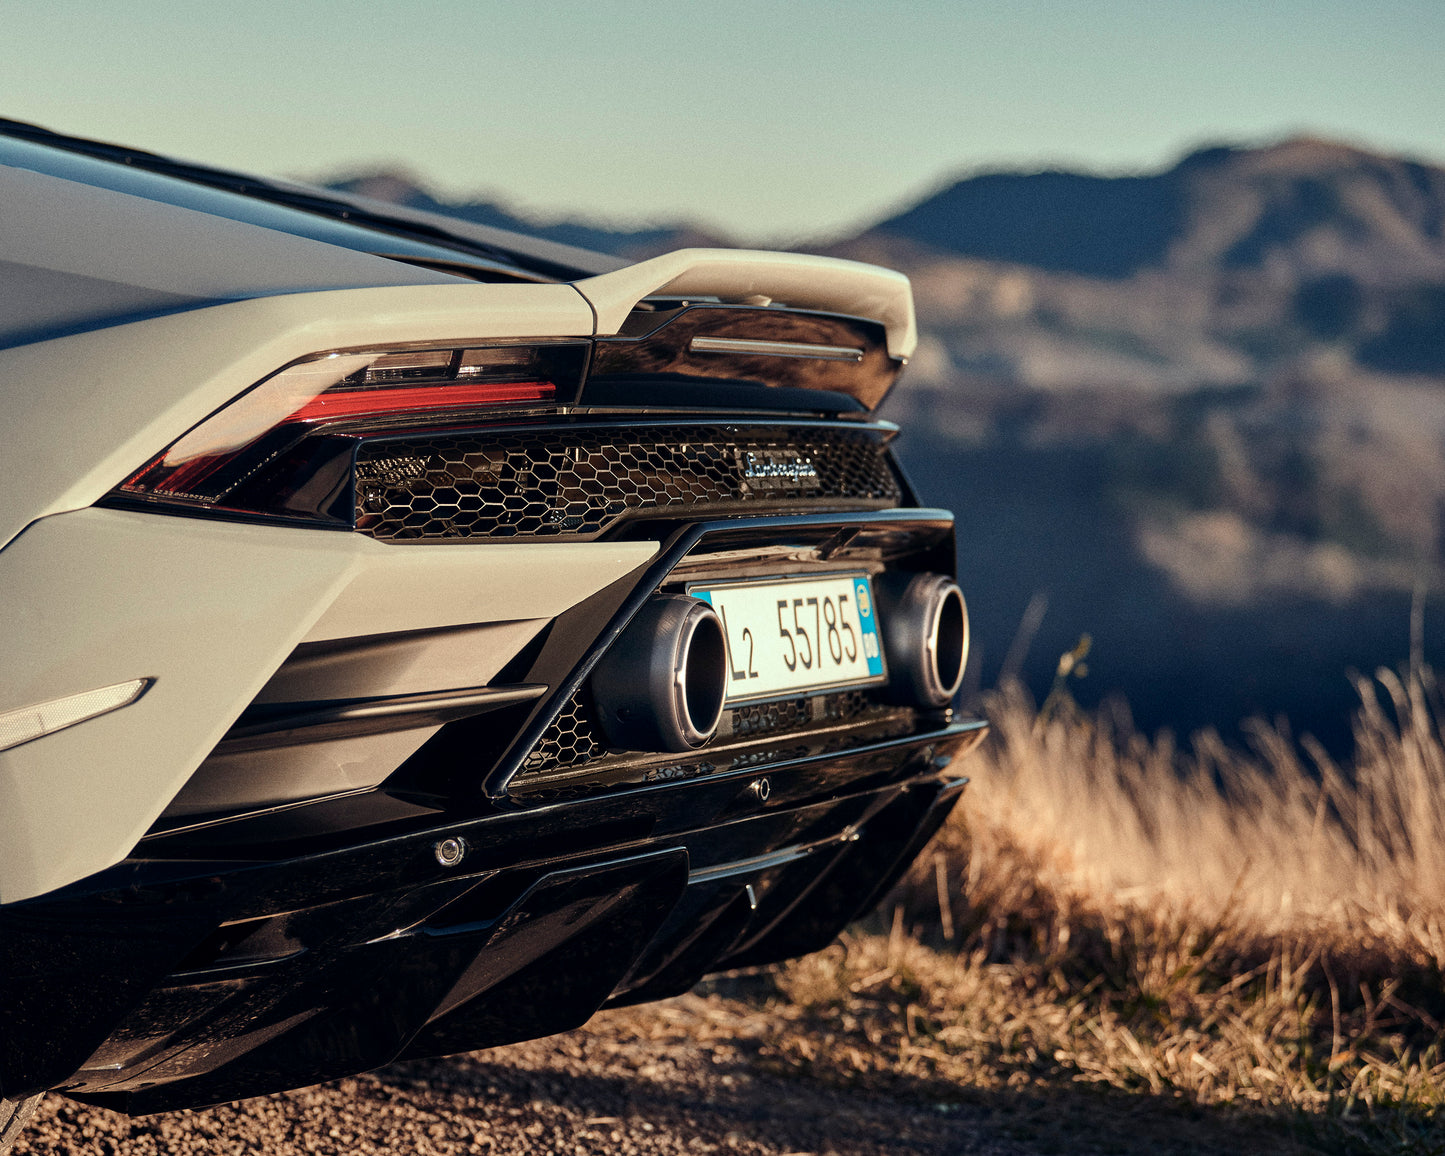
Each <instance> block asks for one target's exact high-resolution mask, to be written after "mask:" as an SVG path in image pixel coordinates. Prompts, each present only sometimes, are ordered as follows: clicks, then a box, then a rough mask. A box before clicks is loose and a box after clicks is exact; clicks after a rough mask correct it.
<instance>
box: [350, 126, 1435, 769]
mask: <svg viewBox="0 0 1445 1156" xmlns="http://www.w3.org/2000/svg"><path fill="white" fill-rule="evenodd" d="M337 187H348V188H352V189H354V190H355V191H358V192H365V193H367V194H368V195H371V196H376V197H380V198H381V199H387V200H393V201H399V202H401V203H405V204H411V205H415V206H416V207H421V208H431V209H436V210H438V211H443V212H455V213H458V215H462V216H466V217H469V218H470V219H472V220H477V221H482V222H484V223H487V224H494V225H501V226H503V227H507V228H517V229H520V230H521V231H524V232H532V233H536V234H537V235H540V236H545V237H548V238H550V239H554V240H559V241H565V242H567V243H570V244H581V245H584V246H588V247H592V248H598V249H603V250H605V251H608V252H613V253H618V254H621V255H624V256H628V257H633V258H642V257H646V256H650V255H652V254H654V253H656V252H660V251H664V250H666V249H670V248H676V247H678V246H680V245H683V244H697V243H704V244H717V243H719V242H718V240H717V239H716V238H709V237H706V236H698V235H697V234H689V233H688V232H686V231H685V229H684V228H683V227H682V226H678V225H667V226H659V227H658V228H656V229H650V230H637V231H625V230H607V229H599V228H598V227H596V226H593V225H584V224H568V223H562V224H557V225H553V226H549V227H547V228H537V227H534V226H532V225H530V224H528V223H527V222H525V221H522V220H519V219H518V218H516V217H514V216H511V215H510V214H507V213H505V212H504V211H503V210H501V209H499V208H498V207H497V206H496V205H494V204H491V203H489V202H486V201H481V200H476V201H472V202H470V203H468V204H464V205H446V204H443V203H441V202H440V201H438V200H437V199H436V198H434V197H432V195H431V194H429V193H427V192H426V190H425V189H423V188H421V186H420V185H419V184H417V183H416V182H415V181H412V180H408V179H406V178H402V177H397V176H396V175H388V174H373V175H371V176H370V177H366V178H358V179H356V180H354V181H352V182H349V183H346V184H339V185H338V186H337ZM825 251H827V252H829V253H832V254H835V255H839V256H848V257H854V258H857V259H860V260H865V261H871V262H874V263H877V264H881V265H886V266H889V267H892V268H897V269H901V270H902V271H903V272H905V273H907V274H908V275H909V276H910V278H911V279H912V281H913V286H914V294H915V299H916V302H917V307H918V314H919V323H920V330H921V342H920V345H919V348H918V351H917V354H916V355H915V357H914V358H913V361H912V364H911V365H910V367H909V369H908V372H907V374H906V375H905V377H904V381H903V385H902V387H901V388H900V389H899V390H898V391H896V393H895V395H894V397H893V398H892V399H890V401H889V404H888V408H887V410H886V411H885V416H889V417H893V418H895V419H896V420H899V421H900V422H901V424H903V425H904V428H905V433H906V436H905V437H904V438H903V439H901V441H900V443H899V445H900V452H901V453H902V454H903V456H904V459H905V462H906V464H907V465H908V466H909V468H910V470H911V472H912V473H913V475H914V480H915V482H916V484H917V486H918V489H919V491H920V493H921V494H922V495H923V497H924V499H925V500H926V501H927V502H929V503H932V504H938V505H943V506H946V507H949V508H951V509H953V510H954V511H955V514H956V517H957V519H958V528H959V541H960V572H961V576H962V579H963V581H964V585H965V589H966V590H967V591H968V594H969V600H970V609H971V614H972V618H973V622H974V628H975V630H974V639H975V649H976V653H977V655H978V663H979V665H978V670H977V673H976V674H975V677H977V678H980V679H981V680H982V682H983V683H984V684H988V683H991V682H992V681H993V680H994V679H995V678H996V677H997V676H998V674H999V673H1000V670H1001V668H1002V666H1003V663H1004V659H1005V654H1006V653H1009V652H1012V654H1013V655H1014V659H1015V663H1016V668H1017V669H1018V670H1019V671H1021V673H1022V674H1023V675H1024V676H1025V677H1026V678H1027V679H1028V681H1029V682H1030V683H1031V684H1032V685H1033V686H1034V687H1035V688H1036V689H1042V688H1045V687H1047V685H1048V683H1049V681H1050V679H1051V678H1052V674H1053V665H1054V662H1055V661H1056V659H1057V657H1058V655H1059V654H1060V653H1061V652H1062V651H1064V650H1067V649H1068V648H1069V647H1071V646H1072V645H1073V644H1074V642H1075V640H1076V639H1077V638H1078V636H1079V634H1080V633H1082V632H1085V631H1087V632H1089V633H1091V634H1092V635H1093V636H1094V639H1095V646H1094V653H1093V655H1092V656H1091V658H1090V661H1089V666H1090V668H1091V671H1092V673H1091V675H1090V678H1089V679H1088V680H1087V682H1086V684H1085V685H1084V686H1083V687H1082V688H1081V690H1082V691H1083V693H1084V697H1085V698H1086V699H1088V698H1090V697H1095V698H1096V697H1098V696H1100V695H1102V694H1104V693H1108V692H1112V691H1121V692H1123V693H1124V694H1125V695H1126V696H1127V697H1128V699H1129V701H1130V703H1131V704H1132V706H1133V708H1134V710H1135V713H1136V716H1137V718H1138V720H1139V722H1140V723H1141V724H1142V725H1144V726H1146V727H1153V726H1158V725H1164V724H1169V725H1174V726H1177V727H1180V728H1182V729H1189V728H1191V727H1194V726H1199V725H1204V724H1209V723H1213V724H1216V725H1222V726H1225V727H1229V726H1230V725H1232V724H1233V723H1234V722H1236V721H1237V720H1238V719H1240V718H1241V717H1243V716H1244V715H1245V714H1248V713H1251V712H1262V713H1265V714H1274V713H1276V712H1284V713H1286V714H1288V715H1289V716H1290V717H1291V718H1292V719H1295V720H1296V721H1297V722H1298V723H1299V724H1300V725H1301V726H1302V727H1303V728H1306V729H1310V730H1313V731H1315V732H1317V733H1321V734H1323V735H1324V736H1325V737H1327V738H1328V739H1329V740H1331V741H1332V742H1333V743H1334V744H1336V745H1343V742H1344V741H1345V739H1346V738H1347V735H1346V734H1345V733H1344V730H1343V727H1344V720H1345V719H1346V718H1347V717H1348V712H1349V709H1350V706H1351V704H1352V701H1353V691H1352V689H1351V687H1350V685H1349V683H1348V682H1347V681H1346V678H1345V673H1344V672H1345V671H1346V669H1347V668H1355V669H1358V670H1362V671H1366V672H1368V671H1370V670H1372V669H1373V668H1374V667H1375V666H1377V665H1380V664H1392V663H1396V662H1399V661H1401V660H1403V659H1404V658H1406V657H1407V655H1408V652H1409V648H1410V630H1411V627H1410V622H1411V598H1412V593H1413V591H1414V589H1415V588H1416V587H1417V585H1419V584H1421V583H1423V584H1424V587H1425V588H1427V589H1431V590H1434V589H1438V587H1439V585H1440V576H1441V574H1442V570H1445V168H1441V167H1438V166H1433V165H1428V164H1423V163H1421V162H1418V161H1413V160H1408V159H1403V158H1397V157H1389V156H1383V155H1378V154H1375V153H1371V152H1368V151H1366V150H1363V149H1359V148H1355V147H1351V146H1348V145H1342V144H1336V143H1332V142H1328V141H1320V140H1313V139H1299V140H1292V141H1286V142H1284V143H1282V144H1278V145H1274V146H1270V147H1266V148H1231V147H1220V148H1210V149H1204V150H1199V151H1196V152H1193V153H1191V154H1189V155H1188V156H1186V157H1184V158H1183V159H1182V160H1181V161H1180V162H1179V163H1178V164H1176V165H1174V166H1173V167H1171V168H1169V169H1168V170H1166V171H1164V172H1161V173H1156V174H1145V175H1140V176H1126V177H1103V176H1093V175H1088V174H1078V173H993V174H984V175H980V176H975V177H970V178H966V179H964V180H962V181H957V182H954V183H952V184H950V185H948V186H946V187H944V188H941V189H940V190H939V191H937V192H936V193H934V194H932V195H931V196H929V197H927V198H925V199H923V200H922V201H920V202H919V203H917V204H915V205H913V206H912V207H910V208H908V209H906V210H904V211H902V212H900V213H898V214H895V215H894V216H893V217H891V218H889V219H888V220H885V221H882V222H880V223H879V224H878V225H876V226H874V227H873V228H871V229H868V230H866V231H865V232H863V233H862V234H860V235H859V236H857V237H854V238H851V239H849V240H847V241H844V242H841V243H837V244H833V245H830V246H827V247H826V249H825ZM1031 603H1032V604H1033V607H1034V612H1033V613H1032V614H1031V612H1030V611H1029V609H1028V608H1029V606H1030V604H1031ZM1045 605H1046V606H1047V609H1046V611H1045V612H1044V614H1043V617H1042V620H1041V622H1039V623H1034V618H1035V617H1036V614H1037V611H1038V610H1039V609H1040V608H1042V607H1044V606H1045ZM1442 610H1445V608H1440V609H1437V608H1436V607H1435V606H1434V605H1433V603H1432V604H1431V605H1430V607H1429V608H1428V612H1427V613H1426V615H1425V630H1424V642H1425V655H1426V657H1430V656H1435V657H1436V658H1437V659H1439V660H1442V662H1441V664H1442V665H1445V629H1442V627H1445V613H1442ZM1021 624H1028V625H1024V626H1022V627H1021Z"/></svg>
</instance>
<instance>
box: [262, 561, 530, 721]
mask: <svg viewBox="0 0 1445 1156" xmlns="http://www.w3.org/2000/svg"><path fill="white" fill-rule="evenodd" d="M354 587H355V583H353V584H352V587H348V592H349V591H350V590H351V589H353V588H354ZM333 606H334V604H333ZM547 622H548V619H545V618H525V619H522V620H521V621H519V622H493V623H489V624H487V625H485V626H468V627H462V628H460V629H455V630H440V631H428V632H426V633H422V634H402V633H390V634H388V635H387V636H386V637H385V638H384V639H368V640H367V642H366V644H365V645H364V646H362V647H359V648H358V647H348V646H335V647H320V648H315V649H312V650H310V651H309V652H308V653H307V655H306V657H305V658H304V659H299V660H298V659H297V658H296V657H295V656H293V657H292V658H291V660H290V661H289V662H287V663H286V665H285V666H283V667H282V668H281V669H280V670H278V671H277V672H276V675H275V677H274V678H272V679H271V681H270V682H268V683H267V684H266V685H265V686H264V687H263V688H262V690H261V693H260V694H258V695H257V696H256V701H257V702H258V703H290V702H306V701H310V700H319V699H337V698H369V697H376V696H379V695H401V694H426V693H429V692H430V693H436V692H437V691H444V690H458V689H461V688H463V687H469V686H484V685H485V684H487V683H489V682H491V680H492V679H493V678H494V677H495V676H496V674H497V672H498V671H500V670H501V669H502V667H503V666H505V665H506V664H507V663H508V662H509V661H510V660H511V658H512V656H513V655H515V654H516V653H517V652H518V651H519V650H521V649H522V647H524V646H526V645H527V643H529V642H531V641H532V639H534V638H535V637H536V636H537V634H538V633H539V632H540V631H541V629H542V627H544V626H546V625H547ZM315 633H316V631H315V630H314V629H313V631H312V634H313V635H314V634H315Z"/></svg>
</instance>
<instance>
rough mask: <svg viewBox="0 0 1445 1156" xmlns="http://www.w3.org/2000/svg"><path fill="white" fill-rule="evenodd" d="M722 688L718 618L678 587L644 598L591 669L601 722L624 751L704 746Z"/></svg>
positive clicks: (723, 647)
mask: <svg viewBox="0 0 1445 1156" xmlns="http://www.w3.org/2000/svg"><path fill="white" fill-rule="evenodd" d="M726 692H727V644H726V643H725V641H724V639H723V629H722V622H721V621H720V620H719V619H718V616H717V613H716V612H715V611H714V610H713V608H712V607H711V606H709V605H708V604H707V603H706V602H703V601H701V600H699V599H697V598H689V597H687V596H686V595H684V594H665V595H659V596H657V597H655V598H653V599H652V600H651V601H649V602H648V603H647V605H645V606H644V607H643V608H642V609H641V610H640V611H639V612H638V614H637V617H636V618H634V619H633V620H632V621H631V622H630V623H628V626H627V629H626V630H625V631H623V633H622V636H621V637H620V638H618V639H617V641H616V642H614V643H613V644H612V647H611V649H609V650H608V651H607V653H606V654H605V655H603V656H602V658H601V660H600V661H599V662H598V663H597V666H596V667H595V668H594V669H593V671H592V698H593V701H594V702H595V703H596V706H597V714H598V717H599V720H600V721H601V724H602V729H603V731H604V733H605V734H606V735H607V741H608V744H609V745H611V746H613V747H616V748H619V749H622V750H630V751H675V752H679V753H680V752H683V751H690V750H693V749H695V748H697V747H700V746H702V745H703V743H705V742H707V741H708V739H710V738H712V736H713V734H714V733H715V732H716V731H717V725H718V722H719V720H720V719H721V718H722V709H723V698H724V696H725V695H726Z"/></svg>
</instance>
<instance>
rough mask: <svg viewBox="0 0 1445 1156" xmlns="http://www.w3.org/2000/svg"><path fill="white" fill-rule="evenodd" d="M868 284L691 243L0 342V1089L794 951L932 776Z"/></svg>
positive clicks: (916, 551)
mask: <svg viewBox="0 0 1445 1156" xmlns="http://www.w3.org/2000/svg"><path fill="white" fill-rule="evenodd" d="M914 340H915V337H914V329H913V313H912V303H911V298H910V297H909V294H908V288H907V283H906V281H904V280H903V279H902V278H900V277H898V276H896V275H894V274H890V273H886V272H884V271H882V270H877V269H872V268H870V267H867V266H860V265H854V264H851V263H848V262H839V261H830V260H826V259H822V258H811V257H800V256H794V255H785V254H767V253H748V252H741V251H709V250H693V251H684V252H681V253H675V254H669V255H667V256H665V257H661V258H657V259H655V260H652V261H644V262H641V263H639V264H636V265H632V266H626V267H624V268H621V269H618V270H615V271H613V272H608V273H603V274H600V275H596V276H592V277H577V278H574V279H573V280H570V281H561V280H556V279H548V278H542V277H533V278H532V279H530V280H529V279H527V278H524V277H521V276H519V277H517V278H516V279H514V280H513V281H511V282H507V281H506V280H505V279H501V280H493V281H492V282H491V283H485V284H483V283H469V282H464V281H462V280H460V279H455V278H440V279H438V278H433V279H431V280H429V281H427V282H426V283H421V284H390V285H364V284H363V285H352V286H344V287H339V288H329V287H321V286H312V287H303V288H296V289H294V291H286V292H272V293H267V294H257V295H254V296H245V295H240V294H238V295H237V296H236V298H235V299H232V300H227V301H224V302H219V303H206V304H204V305H201V306H198V307H191V308H184V309H175V310H166V311H160V312H158V313H156V314H155V315H148V316H144V317H141V318H139V319H135V320H118V321H113V322H111V323H107V324H102V325H97V326H95V327H90V328H82V329H81V330H80V331H78V332H74V333H63V334H59V335H55V336H48V337H45V338H44V339H41V340H34V341H19V342H16V343H15V344H13V345H12V346H11V347H10V348H8V349H4V350H0V388H3V389H4V391H5V397H6V401H7V406H9V407H10V408H11V411H12V412H13V413H15V414H16V418H17V421H16V427H17V430H18V431H20V432H15V431H12V432H10V433H7V434H0V438H4V439H8V441H6V444H4V445H0V451H4V453H3V460H4V461H6V463H7V466H6V469H7V473H8V475H9V476H8V477H7V486H11V481H12V479H13V482H14V484H13V486H11V490H10V493H11V498H10V500H8V502H7V509H6V511H5V514H6V517H7V518H8V523H7V528H6V529H4V530H3V531H0V542H3V548H0V589H3V591H4V601H5V605H6V606H7V608H8V609H7V613H8V614H9V617H10V619H11V621H10V625H9V627H8V628H7V634H8V635H9V644H8V646H7V653H6V656H5V677H4V679H3V689H0V693H3V699H0V747H3V748H4V749H3V750H0V797H3V800H4V802H3V805H0V1038H3V1039H4V1040H5V1041H6V1044H5V1048H4V1051H3V1054H0V1095H3V1096H5V1097H8V1098H11V1099H15V1098H18V1097H22V1096H25V1095H30V1094H33V1093H35V1092H38V1091H40V1090H44V1089H51V1088H60V1089H62V1090H65V1091H66V1092H67V1093H68V1094H71V1095H74V1096H77V1097H80V1098H84V1099H88V1100H92V1101H94V1102H96V1103H101V1104H105V1105H107V1106H111V1107H115V1108H119V1109H121V1110H123V1111H128V1112H135V1113H144V1112H151V1111H158V1110H165V1109H172V1108H184V1107H194V1106H199V1105H204V1104H211V1103H217V1102H222V1101H229V1100H234V1099H238V1098H242V1097H245V1096H251V1095H257V1094H263V1093H267V1092H272V1091H277V1090H282V1089H286V1088H292V1087H297V1086H301V1085H305V1084H310V1083H315V1082H317V1081H320V1080H326V1079H332V1078H336V1077H339V1076H342V1075H346V1074H350V1073H355V1072H359V1071H363V1070H367V1069H370V1068H374V1067H377V1066H379V1065H381V1064H385V1063H388V1062H390V1061H392V1060H394V1059H397V1058H405V1057H416V1056H427V1055H438V1054H446V1053H451V1052H458V1051H465V1050H470V1049H474V1048H481V1047H490V1046H494V1045H498V1044H503V1043H507V1042H512V1041H516V1040H521V1039H527V1038H533V1037H536V1036H540V1035H546V1034H550V1033H553V1032H557V1031H561V1030H565V1029H568V1028H571V1027H574V1026H576V1025H578V1024H581V1023H582V1022H584V1021H585V1020H586V1019H587V1018H588V1017H589V1016H590V1015H591V1014H592V1013H593V1012H594V1011H596V1010H597V1009H598V1008H599V1007H602V1006H604V1005H607V1004H609V1003H614V1004H615V1003H620V1002H636V1001H642V1000H649V999H656V998H661V997H664V996H668V995H672V994H676V993H679V992H682V991H685V990H687V989H688V988H689V987H690V986H692V985H693V984H694V983H695V982H696V981H697V980H698V979H699V978H700V977H701V976H703V975H704V974H706V973H708V972H711V971H716V970H718V969H725V968H733V967H741V966H751V965H754V964H761V963H767V962H770V961H774V960H778V959H783V958H787V957H791V956H795V955H798V954H802V953H805V952H809V951H813V950H816V949H818V948H820V947H823V946H825V945H826V944H827V943H829V942H830V941H831V940H832V939H833V938H834V937H835V936H836V935H837V933H838V932H839V931H840V930H841V929H842V928H843V927H844V926H846V924H847V923H848V922H849V921H851V920H852V919H854V918H856V917H857V916H859V915H860V914H862V913H864V912H866V911H868V910H869V909H870V908H871V907H872V906H873V905H874V904H875V903H876V902H877V900H878V899H879V898H880V897H881V895H882V894H883V893H884V892H885V891H886V890H887V889H888V888H889V887H890V886H891V885H892V883H893V882H894V881H895V880H896V879H897V877H898V876H899V874H900V873H901V872H902V871H903V870H905V869H906V867H907V866H908V864H909V863H910V862H911V860H912V858H913V857H914V856H915V855H916V853H917V852H918V850H919V849H920V848H921V847H922V845H923V844H924V843H925V842H926V841H927V840H928V838H929V837H930V836H931V835H932V833H933V832H934V830H936V828H937V826H938V825H939V823H941V822H942V820H943V819H944V818H945V817H946V815H947V814H948V812H949V810H950V809H951V807H952V806H953V805H954V803H955V802H956V800H957V798H958V795H959V793H960V790H961V787H962V783H963V780H962V778H960V777H959V776H958V773H957V759H958V757H959V756H960V755H962V754H963V753H965V752H966V751H967V750H968V749H970V748H971V747H972V746H973V745H974V744H975V743H976V742H977V741H978V740H979V739H980V738H981V736H982V733H983V728H982V725H981V724H980V723H978V722H975V721H972V720H963V719H959V718H957V717H955V714H954V709H953V707H954V699H955V697H956V692H957V690H958V686H959V683H960V680H961V678H962V674H963V667H964V663H965V661H966V654H967V614H966V611H965V609H964V605H963V599H962V595H961V594H960V592H959V591H958V589H957V587H956V586H955V585H954V584H953V581H952V577H953V567H954V538H953V527H952V519H951V517H950V515H948V514H947V513H946V512H944V511H940V510H932V509H926V508H920V507H919V505H918V503H917V500H916V498H915V497H914V495H913V493H912V491H911V490H910V488H909V486H908V483H907V481H906V479H905V478H904V477H903V476H902V474H901V473H900V471H899V469H898V466H897V463H896V461H895V459H894V457H893V455H892V452H891V449H890V443H891V442H892V440H893V438H894V437H895V436H896V434H897V430H896V429H895V428H894V427H893V426H891V425H889V424H888V423H886V422H882V421H878V420H876V418H875V417H874V416H873V411H874V410H875V409H876V407H877V406H878V404H879V403H880V402H881V401H882V399H883V397H884V396H885V395H886V394H887V392H888V390H889V389H890V388H891V386H892V384H893V382H894V380H895V378H896V377H897V374H898V372H899V371H900V369H901V368H902V366H903V364H904V363H905V361H906V359H907V356H908V354H909V353H910V352H911V350H912V344H913V342H914Z"/></svg>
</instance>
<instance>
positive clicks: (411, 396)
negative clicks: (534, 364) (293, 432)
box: [284, 381, 557, 422]
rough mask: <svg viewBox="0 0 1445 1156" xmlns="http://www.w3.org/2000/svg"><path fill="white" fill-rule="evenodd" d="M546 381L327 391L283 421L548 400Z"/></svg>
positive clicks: (551, 394)
mask: <svg viewBox="0 0 1445 1156" xmlns="http://www.w3.org/2000/svg"><path fill="white" fill-rule="evenodd" d="M556 396H557V387H556V386H555V385H553V384H552V383H551V382H550V381H506V382H475V383H470V384H465V385H463V384H459V383H451V384H448V385H428V386H412V387H410V388H406V387H402V388H397V389H356V390H334V389H333V390H330V391H328V392H326V393H322V394H318V395H317V396H316V397H313V398H312V399H311V400H310V401H308V402H307V403H306V404H305V405H303V406H302V407H301V408H300V409H298V410H296V411H295V412H294V413H293V414H291V415H290V416H289V417H287V418H285V419H284V421H286V422H297V421H330V420H332V419H334V418H342V417H360V416H362V415H364V414H398V415H400V414H409V413H414V412H417V411H419V410H437V409H458V408H461V407H471V406H478V405H497V404H500V403H503V402H516V401H552V400H553V399H554V398H555V397H556Z"/></svg>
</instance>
